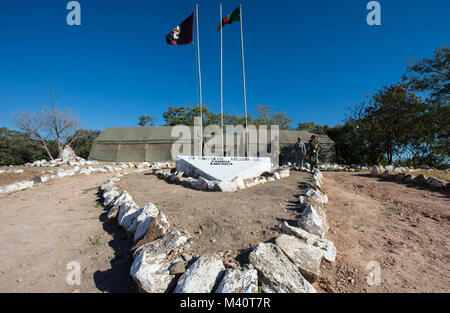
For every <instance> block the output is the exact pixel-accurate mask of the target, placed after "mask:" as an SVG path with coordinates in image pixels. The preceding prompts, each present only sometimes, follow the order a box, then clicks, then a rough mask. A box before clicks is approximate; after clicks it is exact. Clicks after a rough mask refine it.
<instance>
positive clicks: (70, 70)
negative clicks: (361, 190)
mask: <svg viewBox="0 0 450 313" xmlns="http://www.w3.org/2000/svg"><path fill="white" fill-rule="evenodd" d="M68 2H69V1H66V0H52V1H51V0H39V1H32V0H1V1H0V109H1V113H0V126H1V127H3V126H6V127H9V128H12V125H11V124H10V123H9V122H8V121H7V119H5V118H4V117H5V116H8V115H10V114H11V113H12V112H14V111H16V110H29V111H36V110H39V108H40V106H41V105H42V104H48V103H49V102H50V98H49V89H52V90H53V92H54V95H55V99H56V102H57V103H58V104H59V105H60V106H61V107H63V106H69V107H72V108H73V109H74V111H75V112H76V113H77V114H78V115H79V116H80V119H81V121H82V122H83V127H84V128H88V129H100V130H104V129H105V128H106V127H110V126H137V118H138V116H140V115H142V114H150V115H152V116H156V117H157V119H158V123H157V124H163V122H164V120H163V118H162V112H164V111H165V109H166V106H169V105H170V106H178V105H181V104H185V105H194V104H197V103H198V92H197V85H196V83H197V80H196V72H195V66H196V58H195V49H194V48H195V46H194V45H186V46H169V45H167V44H166V43H165V35H166V34H167V33H169V32H170V31H171V30H172V29H173V28H174V27H175V26H176V25H178V24H179V23H180V22H181V21H182V20H184V19H185V18H186V17H187V16H188V15H189V14H190V13H191V12H192V10H193V6H194V3H195V2H194V1H188V0H176V1H175V0H172V1H163V0H158V1H156V0H80V1H79V2H80V4H81V23H82V25H81V26H68V25H67V23H66V15H67V13H68V10H66V4H67V3H68ZM198 2H199V23H200V50H201V68H202V75H203V81H202V83H203V103H204V104H206V105H208V107H209V108H210V109H212V110H213V111H215V112H220V76H219V73H220V67H219V66H220V65H219V60H220V50H219V49H220V37H219V33H218V32H217V26H218V24H219V1H214V0H200V1H198ZM368 2H369V0H344V1H336V0H320V1H298V0H247V1H234V0H227V1H223V7H224V14H228V13H229V12H231V11H232V10H233V9H234V8H235V7H236V6H237V5H238V4H239V3H242V4H243V19H244V21H243V22H244V24H243V26H244V46H245V60H246V64H245V66H246V76H247V103H248V109H249V114H252V113H253V114H254V113H255V107H256V105H257V104H262V105H271V106H273V109H274V110H276V111H285V112H287V114H288V116H289V117H290V118H291V119H292V120H293V121H292V126H294V127H296V125H297V123H299V122H309V121H312V122H315V123H320V124H325V123H326V124H329V125H335V124H338V123H341V122H342V120H343V119H344V118H345V116H344V113H345V112H346V108H348V107H350V106H353V105H355V104H358V103H360V102H361V101H363V100H364V95H366V94H371V93H373V92H374V91H375V90H376V89H377V88H380V87H382V86H383V85H387V84H391V83H394V82H396V81H398V80H399V79H400V77H401V75H402V74H403V73H404V71H405V68H406V61H407V60H408V59H411V58H413V57H418V58H423V57H430V56H431V55H432V52H433V51H434V49H436V48H437V47H439V46H449V45H450V18H449V13H450V1H448V0H429V1H423V0H389V1H387V0H380V1H379V2H380V4H381V23H382V25H381V26H369V25H367V23H366V16H367V14H368V12H369V11H368V10H367V9H366V5H367V3H368ZM223 35H224V109H225V111H226V112H227V113H231V114H233V113H234V114H243V112H244V108H243V97H242V72H241V55H240V36H239V35H240V30H239V24H238V23H234V24H231V25H226V26H225V28H224V33H223Z"/></svg>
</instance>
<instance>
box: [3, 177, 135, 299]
mask: <svg viewBox="0 0 450 313" xmlns="http://www.w3.org/2000/svg"><path fill="white" fill-rule="evenodd" d="M111 176H112V174H93V175H89V176H85V175H82V176H76V177H67V178H63V179H60V180H53V181H51V182H49V183H46V184H44V185H40V186H35V187H34V188H32V189H27V190H23V191H19V192H16V193H13V194H10V195H6V196H5V198H2V199H0V238H1V241H2V249H0V292H78V291H79V292H102V291H107V292H130V291H135V289H134V288H135V285H134V283H133V282H132V281H131V279H130V277H129V274H128V273H129V268H130V264H131V258H130V254H129V245H130V242H129V240H128V239H126V236H125V235H124V233H123V231H122V230H121V229H120V228H119V227H118V226H116V225H114V223H111V224H109V223H103V221H104V215H105V214H104V210H103V208H102V207H101V206H100V205H98V204H97V199H98V198H97V195H96V193H97V187H98V186H99V185H100V184H101V183H103V182H104V181H106V180H107V179H108V178H110V177H111ZM71 261H77V262H79V264H80V266H81V268H80V269H81V272H82V274H81V285H79V286H70V285H68V284H67V283H66V277H67V274H68V273H69V272H70V271H69V270H67V268H66V266H67V263H68V262H71Z"/></svg>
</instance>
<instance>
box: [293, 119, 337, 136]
mask: <svg viewBox="0 0 450 313" xmlns="http://www.w3.org/2000/svg"><path fill="white" fill-rule="evenodd" d="M329 129H330V127H329V126H328V125H323V126H322V125H318V124H315V123H314V122H307V123H298V125H297V128H296V130H302V131H307V132H310V133H314V134H318V135H325V134H326V133H327V131H328V130H329Z"/></svg>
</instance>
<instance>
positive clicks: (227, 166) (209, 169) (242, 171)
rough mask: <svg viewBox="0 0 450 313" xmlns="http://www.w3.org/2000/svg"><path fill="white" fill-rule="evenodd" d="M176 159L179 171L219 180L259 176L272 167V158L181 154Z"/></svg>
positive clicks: (192, 175) (188, 174)
mask: <svg viewBox="0 0 450 313" xmlns="http://www.w3.org/2000/svg"><path fill="white" fill-rule="evenodd" d="M176 161H177V172H184V173H185V174H186V175H187V176H191V177H197V176H202V177H204V178H206V179H209V180H218V181H228V180H232V179H233V178H235V177H239V178H242V179H246V178H252V177H257V176H259V175H261V174H262V173H264V172H269V171H270V169H271V163H270V158H257V157H248V158H246V157H220V156H185V155H179V156H177V160H176Z"/></svg>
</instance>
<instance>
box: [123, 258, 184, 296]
mask: <svg viewBox="0 0 450 313" xmlns="http://www.w3.org/2000/svg"><path fill="white" fill-rule="evenodd" d="M179 260H181V259H177V260H174V261H168V260H165V259H153V258H147V255H146V253H145V252H144V253H141V254H139V255H138V256H137V257H136V258H135V259H134V261H133V264H132V265H131V268H130V275H131V277H133V279H134V281H135V282H136V284H137V285H138V287H139V289H140V290H142V291H144V292H147V293H164V292H169V291H170V290H171V289H172V286H173V284H174V283H175V275H170V268H171V267H172V265H173V264H174V263H176V262H178V261H179Z"/></svg>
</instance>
